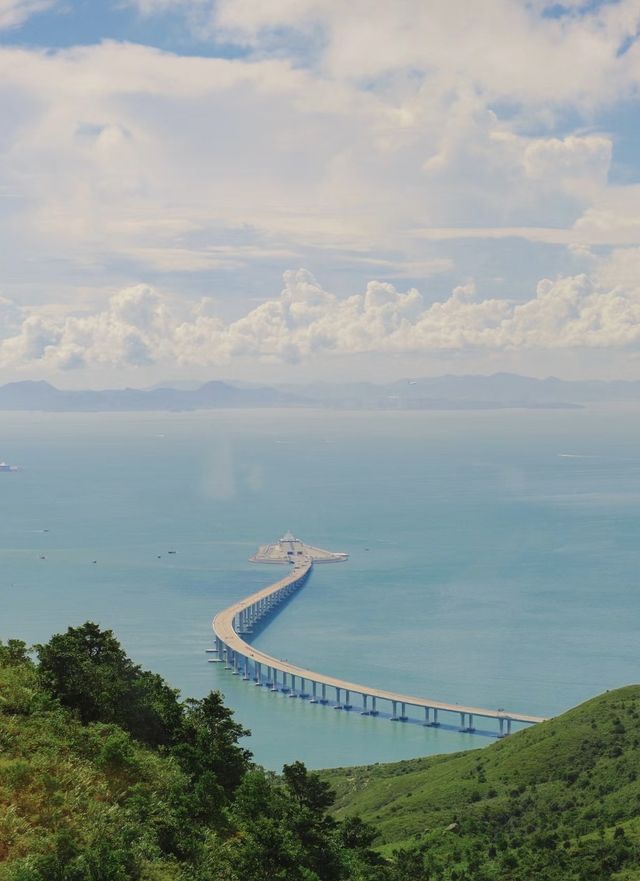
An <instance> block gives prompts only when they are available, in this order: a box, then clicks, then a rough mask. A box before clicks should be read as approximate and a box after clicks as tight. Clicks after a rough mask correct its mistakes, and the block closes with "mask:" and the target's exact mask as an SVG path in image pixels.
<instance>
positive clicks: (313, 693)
mask: <svg viewBox="0 0 640 881" xmlns="http://www.w3.org/2000/svg"><path fill="white" fill-rule="evenodd" d="M317 688H318V683H317V682H312V683H311V700H310V701H309V703H310V704H317V703H318V698H317V697H316V691H317Z"/></svg>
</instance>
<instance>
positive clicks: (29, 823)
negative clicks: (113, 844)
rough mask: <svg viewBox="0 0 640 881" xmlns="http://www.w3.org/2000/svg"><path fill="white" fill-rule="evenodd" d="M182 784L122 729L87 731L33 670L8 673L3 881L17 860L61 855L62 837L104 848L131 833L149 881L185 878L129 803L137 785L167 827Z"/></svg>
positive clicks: (1, 798) (0, 770) (0, 711)
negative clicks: (158, 847) (48, 693)
mask: <svg viewBox="0 0 640 881" xmlns="http://www.w3.org/2000/svg"><path fill="white" fill-rule="evenodd" d="M181 783H182V775H181V772H180V771H179V769H178V768H177V767H176V766H175V765H174V764H173V763H172V762H171V761H169V760H167V759H162V758H160V757H159V756H158V755H157V754H155V753H153V752H152V751H150V750H148V749H146V748H144V747H142V746H140V745H139V744H137V743H136V742H135V741H132V740H131V739H130V738H129V737H128V736H127V735H126V734H124V732H122V731H121V730H120V729H117V728H116V727H115V726H111V725H98V724H96V725H90V726H86V727H83V726H81V725H80V723H79V722H77V721H76V720H74V719H73V718H72V716H71V715H70V714H69V713H67V712H66V711H64V710H60V709H58V708H57V707H56V706H55V703H53V702H52V701H51V699H49V698H47V696H46V695H45V694H44V693H43V692H42V691H41V690H40V689H39V688H38V685H37V683H36V678H35V672H34V671H33V670H32V669H29V668H28V667H25V666H24V665H22V666H17V667H0V881H2V879H4V878H5V877H8V875H9V874H11V870H12V867H13V866H14V865H15V862H14V861H16V860H20V859H21V858H25V857H33V856H35V855H37V854H47V853H51V852H52V851H53V850H55V848H56V846H57V845H56V842H58V841H59V840H60V834H61V833H63V834H67V835H68V836H69V839H70V840H71V841H73V842H74V844H76V845H83V846H92V845H93V844H94V843H95V844H96V845H97V846H99V845H100V843H101V842H104V841H105V840H106V841H109V840H112V839H113V837H114V836H115V834H116V833H117V832H119V831H120V832H121V831H122V829H123V828H126V827H130V828H131V831H132V835H134V836H136V838H137V840H139V841H140V849H141V852H145V851H146V852H147V855H148V858H147V860H146V861H145V860H144V859H143V862H144V864H145V870H143V877H145V878H148V879H149V881H150V879H157V881H161V879H162V881H170V879H173V878H177V877H178V873H177V871H176V870H175V867H173V866H172V865H171V864H170V863H165V861H164V860H163V859H162V857H161V854H160V853H158V852H157V851H156V849H155V847H154V845H153V842H152V841H150V842H149V845H148V847H145V842H144V841H143V839H144V838H145V834H146V833H147V831H148V832H151V828H150V827H151V826H152V825H153V820H152V821H151V822H150V823H149V822H148V819H147V821H146V826H145V827H144V828H143V827H141V826H139V825H137V824H136V820H135V817H134V816H133V815H132V811H131V809H130V808H127V807H125V806H123V804H122V801H123V798H122V797H123V795H124V794H125V793H129V794H130V792H131V787H132V786H136V788H137V789H136V791H137V792H138V794H139V797H141V798H146V799H150V800H155V801H156V803H157V820H158V822H162V820H163V817H164V816H166V813H167V811H168V810H170V808H169V807H168V798H167V796H168V794H169V793H170V792H171V791H172V789H173V788H174V787H176V786H179V785H180V784H181ZM151 813H153V812H151ZM147 817H148V814H147ZM149 837H150V838H151V839H153V837H154V836H153V835H150V836H149Z"/></svg>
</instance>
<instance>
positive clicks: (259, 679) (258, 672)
mask: <svg viewBox="0 0 640 881" xmlns="http://www.w3.org/2000/svg"><path fill="white" fill-rule="evenodd" d="M256 685H262V664H260V663H258V662H257V661H256Z"/></svg>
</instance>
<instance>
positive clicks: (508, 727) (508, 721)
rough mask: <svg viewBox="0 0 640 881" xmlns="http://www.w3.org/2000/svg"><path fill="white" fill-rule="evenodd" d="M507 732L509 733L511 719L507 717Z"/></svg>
mask: <svg viewBox="0 0 640 881" xmlns="http://www.w3.org/2000/svg"><path fill="white" fill-rule="evenodd" d="M507 734H511V719H507Z"/></svg>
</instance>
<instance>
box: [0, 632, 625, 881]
mask: <svg viewBox="0 0 640 881" xmlns="http://www.w3.org/2000/svg"><path fill="white" fill-rule="evenodd" d="M36 657H37V660H36V661H35V662H34V661H32V660H31V659H30V656H29V654H28V653H27V651H26V648H25V646H24V644H23V643H21V642H18V641H10V642H9V643H8V644H7V645H3V644H2V643H0V881H494V879H495V881H498V879H499V881H572V879H573V881H589V879H593V881H614V879H615V881H623V879H624V881H631V879H640V867H639V862H638V859H639V852H640V778H639V777H638V771H640V687H638V686H633V687H629V688H625V689H620V690H618V691H615V692H611V693H610V694H607V695H603V696H601V697H599V698H596V699H595V700H593V701H590V702H588V703H586V704H584V705H582V706H581V707H579V708H577V709H575V710H573V711H571V712H570V713H567V714H566V715H565V716H562V717H560V718H558V719H555V720H552V721H551V722H548V723H544V724H543V725H540V726H538V727H536V728H533V729H529V730H528V731H523V732H520V733H518V734H515V735H513V736H512V737H510V738H508V739H507V740H504V741H501V742H499V743H496V744H494V745H492V746H489V747H487V748H485V749H482V750H476V751H473V752H469V753H462V754H458V755H454V756H440V757H434V758H429V759H422V760H416V761H412V762H402V763H400V764H396V765H380V766H378V765H376V766H370V767H364V768H355V769H339V770H336V771H328V772H323V774H322V775H320V776H319V775H317V774H312V773H309V772H307V770H306V768H305V767H304V765H302V764H301V763H299V762H296V761H295V757H294V756H292V763H291V764H290V765H286V766H285V767H284V769H283V773H282V774H281V775H274V774H272V773H270V772H266V771H264V770H263V769H261V768H259V767H256V766H255V765H254V764H253V763H252V760H251V754H250V752H249V751H248V750H247V749H246V748H245V746H244V744H245V743H247V741H246V740H245V735H246V734H247V733H248V732H246V731H245V730H244V729H243V728H242V726H241V725H239V724H238V723H237V722H235V720H234V719H233V714H232V713H231V711H230V710H229V709H228V708H227V707H225V705H224V703H223V700H222V696H221V695H220V694H218V693H212V694H210V695H208V696H207V697H206V698H204V699H202V700H197V701H189V700H187V701H180V700H179V698H178V695H177V693H176V692H175V691H174V690H173V689H171V688H170V687H169V686H168V685H167V683H165V682H164V681H163V680H162V679H161V678H160V677H159V676H157V675H155V674H153V673H149V672H147V671H144V670H141V669H140V668H139V667H137V666H136V665H135V664H133V663H132V662H131V660H130V659H129V658H127V656H126V654H125V653H124V651H123V650H122V648H121V646H120V645H119V643H118V642H117V640H116V639H115V637H114V636H113V634H112V633H111V632H110V631H101V630H100V629H99V628H98V627H97V626H96V625H95V624H90V623H88V624H85V625H83V626H82V627H78V628H72V629H69V630H68V631H67V632H66V633H65V634H59V635H56V636H54V637H52V639H51V640H50V641H49V642H48V643H47V644H46V645H43V646H38V647H36ZM331 787H333V788H334V789H335V790H336V791H337V802H335V804H334V798H335V797H334V794H333V792H332V788H331ZM358 814H360V815H362V816H363V817H364V819H365V820H366V821H368V822H369V823H370V824H371V825H368V824H367V823H365V822H363V821H362V820H360V819H359V817H358Z"/></svg>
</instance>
